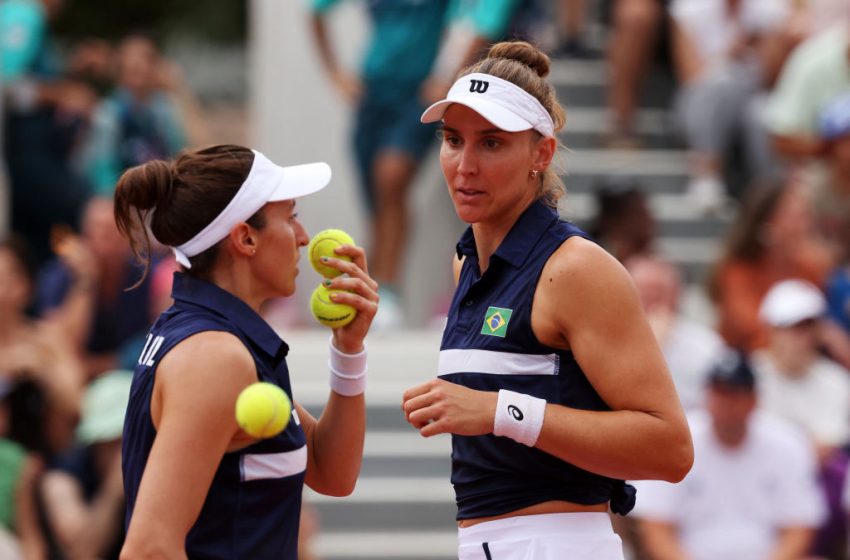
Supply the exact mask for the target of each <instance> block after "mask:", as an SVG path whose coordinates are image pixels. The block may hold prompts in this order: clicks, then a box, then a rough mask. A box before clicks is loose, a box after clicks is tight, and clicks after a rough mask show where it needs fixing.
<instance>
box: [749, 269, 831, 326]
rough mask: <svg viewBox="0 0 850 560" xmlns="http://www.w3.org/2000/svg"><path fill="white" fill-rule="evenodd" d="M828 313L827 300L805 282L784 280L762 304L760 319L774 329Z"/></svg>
mask: <svg viewBox="0 0 850 560" xmlns="http://www.w3.org/2000/svg"><path fill="white" fill-rule="evenodd" d="M825 312H826V298H824V296H823V294H822V293H821V291H820V290H819V289H818V288H817V286H815V285H814V284H812V283H811V282H807V281H805V280H783V281H782V282H777V283H776V284H774V285H773V286H772V287H771V288H770V290H769V291H768V292H767V295H766V296H764V299H763V300H762V302H761V308H760V309H759V317H761V320H762V321H764V322H765V323H766V324H768V325H770V326H772V327H791V326H794V325H796V324H798V323H800V322H802V321H805V320H807V319H816V318H818V317H820V316H822V315H823V314H824V313H825Z"/></svg>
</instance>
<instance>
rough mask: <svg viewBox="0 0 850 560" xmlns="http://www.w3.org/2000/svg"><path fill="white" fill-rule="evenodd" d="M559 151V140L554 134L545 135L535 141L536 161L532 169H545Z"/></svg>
mask: <svg viewBox="0 0 850 560" xmlns="http://www.w3.org/2000/svg"><path fill="white" fill-rule="evenodd" d="M557 151H558V141H557V140H556V139H555V138H554V137H552V136H544V137H542V138H539V139H538V140H537V142H535V143H534V154H533V155H534V162H533V163H532V169H537V170H539V171H543V170H545V169H546V168H547V167H549V164H550V163H552V158H554V157H555V153H556V152H557Z"/></svg>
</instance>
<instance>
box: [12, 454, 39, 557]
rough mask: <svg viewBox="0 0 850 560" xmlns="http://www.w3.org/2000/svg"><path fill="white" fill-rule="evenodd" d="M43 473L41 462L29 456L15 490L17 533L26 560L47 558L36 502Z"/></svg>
mask: <svg viewBox="0 0 850 560" xmlns="http://www.w3.org/2000/svg"><path fill="white" fill-rule="evenodd" d="M41 472H42V471H41V462H40V461H39V460H38V459H36V458H35V457H34V456H32V455H29V456H27V458H26V459H25V460H24V465H23V469H22V471H21V476H20V479H19V480H18V484H17V486H16V488H15V529H16V531H15V532H16V533H17V537H18V540H19V542H20V545H21V552H22V554H23V558H24V560H44V559H46V558H47V545H46V543H45V541H44V535H42V533H41V529H40V528H39V524H38V512H37V511H36V502H35V492H36V486H37V481H38V478H39V476H40V475H41Z"/></svg>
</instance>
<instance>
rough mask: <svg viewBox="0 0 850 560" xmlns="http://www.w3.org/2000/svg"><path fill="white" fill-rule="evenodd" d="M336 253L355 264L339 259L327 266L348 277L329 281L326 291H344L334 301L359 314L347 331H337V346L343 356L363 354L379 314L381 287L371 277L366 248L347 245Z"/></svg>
mask: <svg viewBox="0 0 850 560" xmlns="http://www.w3.org/2000/svg"><path fill="white" fill-rule="evenodd" d="M335 251H336V254H337V255H341V256H342V255H344V256H347V257H351V262H348V261H345V260H342V259H335V258H329V259H328V260H327V261H326V262H324V263H323V264H326V265H328V266H330V267H332V268H336V269H337V270H341V271H342V272H344V273H345V274H343V275H341V276H337V277H336V278H331V279H329V280H326V281H325V287H326V288H328V289H332V290H342V291H339V292H334V293H333V294H331V299H332V300H333V301H334V302H335V303H344V304H346V305H350V306H351V307H353V308H354V309H356V310H357V316H356V317H354V319H353V320H352V321H351V322H350V323H348V324H347V325H345V326H344V327H339V328H336V329H333V344H334V346H335V347H336V349H337V350H339V351H340V352H344V353H346V354H356V353H359V352H361V351H362V350H363V339H364V338H366V334H367V333H368V332H369V327H370V325H371V324H372V319H374V318H375V313H376V312H377V311H378V283H377V282H375V280H374V279H373V278H372V277H371V276H369V268H368V265H367V263H366V251H365V250H364V249H363V248H362V247H357V246H353V245H343V246H342V247H337V248H336V249H335Z"/></svg>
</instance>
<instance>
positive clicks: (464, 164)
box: [457, 143, 478, 175]
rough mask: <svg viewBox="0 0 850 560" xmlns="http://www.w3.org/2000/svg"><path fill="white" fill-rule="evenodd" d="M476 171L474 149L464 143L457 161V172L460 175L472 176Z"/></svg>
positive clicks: (476, 164)
mask: <svg viewBox="0 0 850 560" xmlns="http://www.w3.org/2000/svg"><path fill="white" fill-rule="evenodd" d="M477 171H478V161H477V158H476V157H475V150H474V147H473V146H472V145H471V144H470V143H466V144H465V145H464V146H463V148H461V150H460V153H459V154H458V160H457V172H458V173H460V174H461V175H473V174H475V173H476V172H477Z"/></svg>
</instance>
